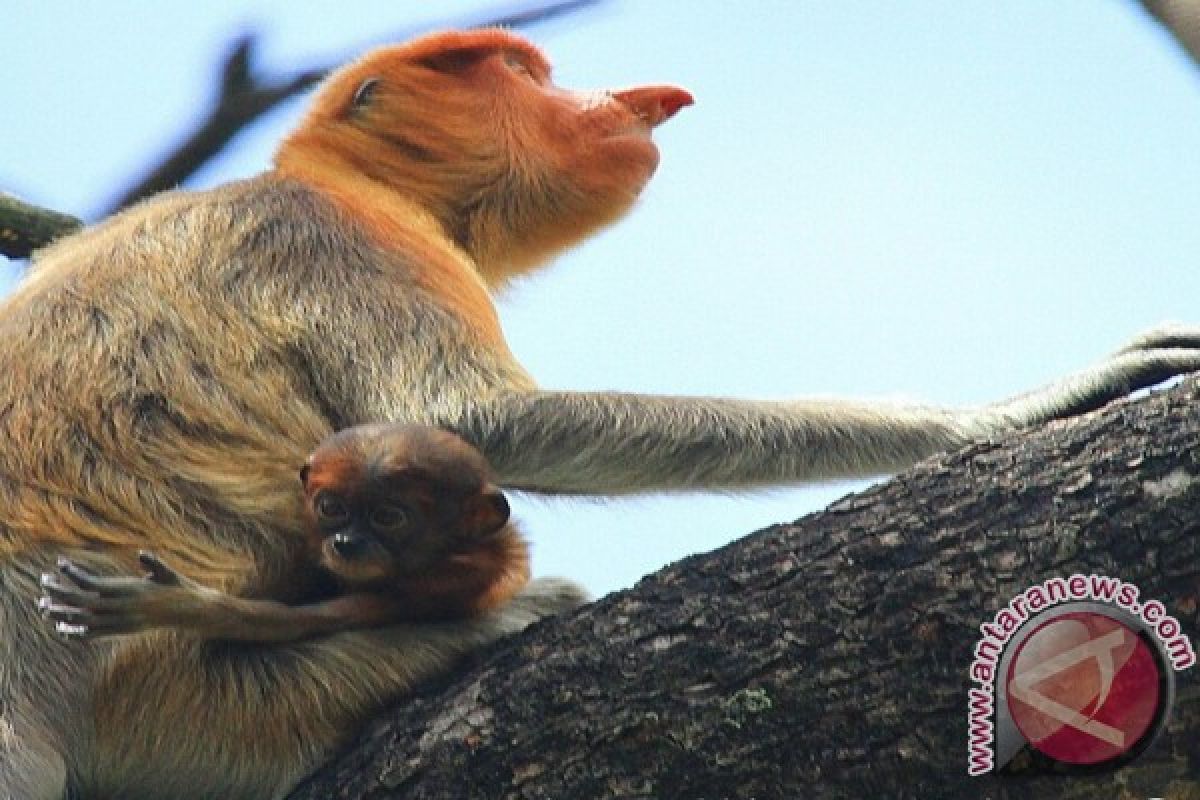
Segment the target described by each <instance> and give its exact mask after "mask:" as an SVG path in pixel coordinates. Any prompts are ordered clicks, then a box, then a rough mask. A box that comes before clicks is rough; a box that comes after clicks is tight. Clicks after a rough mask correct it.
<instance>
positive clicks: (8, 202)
mask: <svg viewBox="0 0 1200 800" xmlns="http://www.w3.org/2000/svg"><path fill="white" fill-rule="evenodd" d="M82 227H83V222H82V221H80V220H78V219H76V218H75V217H72V216H70V215H69V214H60V213H58V212H57V211H51V210H50V209H48V208H42V207H40V206H35V205H32V204H31V203H26V202H25V201H24V200H20V199H18V198H16V197H14V196H12V195H11V194H6V193H4V192H0V254H3V255H5V256H7V257H8V258H27V257H28V256H29V254H30V253H32V252H33V251H34V250H36V249H37V248H39V247H43V246H45V245H47V244H49V243H50V242H52V241H54V240H55V239H57V238H58V237H60V236H65V235H66V234H68V233H73V232H74V231H77V230H79V229H80V228H82Z"/></svg>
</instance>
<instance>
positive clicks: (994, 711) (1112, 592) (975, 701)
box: [967, 574, 1196, 775]
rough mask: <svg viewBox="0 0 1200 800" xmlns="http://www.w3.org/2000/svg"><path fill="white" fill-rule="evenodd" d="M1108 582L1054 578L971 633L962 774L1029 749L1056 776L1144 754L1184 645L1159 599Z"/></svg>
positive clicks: (1167, 704) (1189, 653)
mask: <svg viewBox="0 0 1200 800" xmlns="http://www.w3.org/2000/svg"><path fill="white" fill-rule="evenodd" d="M1140 596H1141V592H1140V591H1139V590H1138V587H1136V586H1134V585H1133V584H1130V583H1126V582H1125V581H1122V580H1120V579H1119V578H1112V577H1107V576H1104V575H1078V574H1076V575H1072V576H1070V577H1069V578H1050V579H1048V580H1046V581H1044V582H1042V583H1040V584H1037V585H1035V586H1031V587H1030V588H1028V589H1026V590H1025V591H1024V592H1021V593H1020V594H1019V595H1017V596H1016V597H1014V598H1013V599H1012V600H1011V601H1010V602H1009V604H1008V605H1007V606H1005V607H1004V608H1002V609H1000V611H998V612H997V613H996V615H995V617H994V618H993V619H992V620H991V621H990V622H985V623H983V624H982V625H980V626H979V630H980V632H981V633H982V634H983V636H982V637H981V638H980V640H979V641H978V643H976V645H975V651H974V659H973V660H972V662H971V672H970V677H971V680H972V682H973V683H974V684H976V685H974V686H972V687H971V688H970V690H969V692H968V705H967V773H968V774H970V775H984V774H987V773H990V772H999V771H1002V770H1003V768H1004V767H1005V765H1007V764H1008V763H1009V762H1011V761H1012V760H1013V759H1014V758H1015V757H1016V756H1017V755H1018V754H1019V753H1021V752H1022V751H1024V750H1026V749H1027V748H1032V749H1033V751H1034V752H1035V753H1036V754H1038V756H1039V758H1041V759H1044V760H1048V761H1049V762H1050V763H1051V764H1053V765H1054V767H1055V768H1056V769H1058V770H1067V771H1070V770H1096V769H1106V768H1114V767H1117V766H1120V765H1121V764H1124V763H1127V762H1128V761H1130V760H1132V759H1134V758H1136V757H1137V756H1138V754H1140V753H1141V752H1142V751H1144V750H1145V749H1146V748H1147V747H1149V746H1150V743H1151V742H1153V741H1154V738H1155V737H1156V736H1157V735H1158V733H1159V731H1161V730H1162V728H1163V726H1164V725H1165V723H1166V719H1167V714H1168V713H1169V712H1170V709H1171V704H1172V703H1173V701H1174V699H1175V672H1177V671H1181V670H1185V669H1188V668H1189V667H1191V666H1192V665H1194V664H1195V663H1196V652H1195V650H1194V649H1193V648H1192V643H1191V640H1190V639H1189V638H1188V637H1187V636H1186V635H1185V634H1184V633H1183V628H1182V626H1181V625H1180V624H1179V621H1178V620H1177V619H1175V618H1174V617H1172V616H1170V615H1169V614H1168V613H1167V610H1166V607H1165V606H1164V605H1163V604H1162V603H1161V602H1159V601H1157V600H1149V601H1146V602H1141V601H1140V600H1139V598H1140Z"/></svg>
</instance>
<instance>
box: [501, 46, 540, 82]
mask: <svg viewBox="0 0 1200 800" xmlns="http://www.w3.org/2000/svg"><path fill="white" fill-rule="evenodd" d="M504 66H506V67H508V68H509V69H511V70H512V71H513V72H515V73H517V74H518V75H520V76H521V77H522V78H528V79H529V80H531V81H535V82H536V81H537V76H535V75H534V74H533V70H531V69H530V68H529V65H528V64H526V63H525V62H524V61H522V60H521V59H519V58H517V57H516V56H515V55H513V54H512V53H505V54H504Z"/></svg>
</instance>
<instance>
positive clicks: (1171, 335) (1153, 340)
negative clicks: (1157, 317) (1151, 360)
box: [1114, 324, 1200, 355]
mask: <svg viewBox="0 0 1200 800" xmlns="http://www.w3.org/2000/svg"><path fill="white" fill-rule="evenodd" d="M1164 349H1168V350H1170V349H1187V350H1196V349H1200V328H1198V327H1196V326H1194V325H1180V324H1167V325H1160V326H1159V327H1157V328H1154V329H1153V330H1150V331H1147V332H1145V333H1143V334H1142V335H1140V336H1138V337H1137V338H1135V339H1133V340H1132V341H1131V342H1129V343H1128V344H1127V345H1125V346H1124V347H1122V348H1121V349H1120V350H1118V351H1117V352H1116V353H1114V355H1121V354H1123V353H1133V352H1137V351H1139V350H1164Z"/></svg>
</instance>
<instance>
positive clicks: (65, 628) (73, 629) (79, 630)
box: [54, 622, 89, 639]
mask: <svg viewBox="0 0 1200 800" xmlns="http://www.w3.org/2000/svg"><path fill="white" fill-rule="evenodd" d="M54 630H55V631H57V632H58V633H60V634H62V635H63V636H66V637H67V638H68V639H70V638H76V639H85V638H87V636H88V634H89V631H88V629H87V626H86V625H72V624H71V623H69V622H56V623H54Z"/></svg>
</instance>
